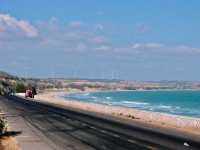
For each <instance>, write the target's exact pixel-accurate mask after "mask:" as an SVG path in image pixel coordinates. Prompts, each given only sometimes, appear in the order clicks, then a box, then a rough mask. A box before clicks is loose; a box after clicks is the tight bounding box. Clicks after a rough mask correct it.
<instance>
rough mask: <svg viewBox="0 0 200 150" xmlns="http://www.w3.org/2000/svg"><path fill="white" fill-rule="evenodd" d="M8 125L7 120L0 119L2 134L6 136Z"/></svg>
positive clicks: (0, 131) (0, 132)
mask: <svg viewBox="0 0 200 150" xmlns="http://www.w3.org/2000/svg"><path fill="white" fill-rule="evenodd" d="M7 128H8V123H7V121H6V120H5V118H3V117H0V134H4V133H5V132H6V131H7Z"/></svg>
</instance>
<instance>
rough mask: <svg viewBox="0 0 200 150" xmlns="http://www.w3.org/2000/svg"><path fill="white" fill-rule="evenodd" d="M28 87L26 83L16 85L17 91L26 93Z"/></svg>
mask: <svg viewBox="0 0 200 150" xmlns="http://www.w3.org/2000/svg"><path fill="white" fill-rule="evenodd" d="M26 89H27V88H26V86H25V85H24V84H17V85H16V93H25V92H26Z"/></svg>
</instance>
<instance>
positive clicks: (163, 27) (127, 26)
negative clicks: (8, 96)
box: [0, 0, 200, 81]
mask: <svg viewBox="0 0 200 150" xmlns="http://www.w3.org/2000/svg"><path fill="white" fill-rule="evenodd" d="M199 18H200V1H199V0H191V1H186V0H168V1H163V0H126V1H124V0H109V1H108V0H101V1H99V0H67V1H66V0H56V1H49V0H42V1H41V0H32V1H27V0H0V70H3V71H7V72H9V73H12V74H15V75H19V76H23V77H41V78H46V77H58V78H60V77H65V78H99V79H125V80H146V81H151V80H153V81H159V80H200V67H199V65H200V42H199V41H200V19H199Z"/></svg>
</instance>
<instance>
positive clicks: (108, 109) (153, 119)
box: [35, 89, 200, 136]
mask: <svg viewBox="0 0 200 150" xmlns="http://www.w3.org/2000/svg"><path fill="white" fill-rule="evenodd" d="M80 92H81V93H82V92H84V93H88V92H101V91H99V90H94V89H92V90H91V89H88V90H86V91H80V90H54V91H52V90H51V91H44V92H43V93H41V94H38V95H36V97H35V98H36V99H38V100H40V101H46V102H49V103H52V104H58V105H62V106H66V107H70V108H73V109H79V110H83V111H89V112H93V113H99V114H104V115H109V116H111V117H112V116H113V117H119V118H121V119H126V120H128V121H137V122H140V123H144V124H150V125H154V126H157V127H163V128H167V129H175V130H178V131H183V132H186V133H189V134H194V135H198V136H200V118H194V117H188V116H179V115H172V114H166V113H160V112H151V111H145V110H138V109H135V108H128V107H123V106H110V105H104V104H97V103H92V102H81V101H78V100H72V99H64V98H61V97H59V96H62V95H64V94H70V93H80Z"/></svg>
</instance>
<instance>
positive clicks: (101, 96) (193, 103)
mask: <svg viewBox="0 0 200 150" xmlns="http://www.w3.org/2000/svg"><path fill="white" fill-rule="evenodd" d="M62 97H63V98H66V99H69V98H70V99H74V100H79V101H84V102H93V103H99V104H106V105H114V106H124V107H129V108H137V109H140V110H147V111H153V112H163V113H168V114H175V115H182V116H191V117H200V91H195V90H147V91H145V90H144V91H105V92H91V93H71V94H65V95H63V96H62Z"/></svg>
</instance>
